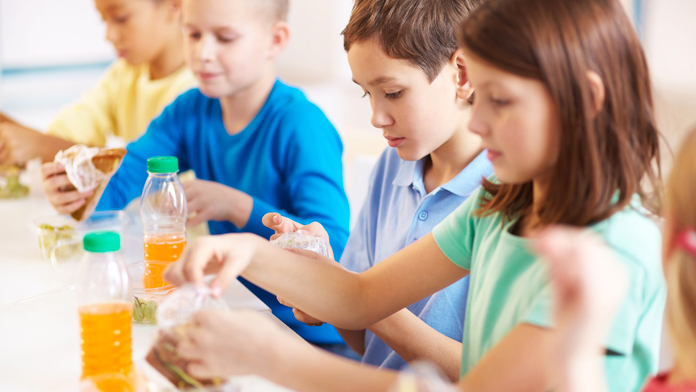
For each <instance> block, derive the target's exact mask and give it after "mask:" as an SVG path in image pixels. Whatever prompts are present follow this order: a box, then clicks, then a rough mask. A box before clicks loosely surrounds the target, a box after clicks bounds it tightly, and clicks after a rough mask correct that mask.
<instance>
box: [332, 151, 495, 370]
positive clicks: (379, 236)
mask: <svg viewBox="0 0 696 392" xmlns="http://www.w3.org/2000/svg"><path fill="white" fill-rule="evenodd" d="M429 159H430V158H429V156H428V157H425V158H422V159H420V160H418V161H416V162H413V161H404V160H402V159H401V158H399V156H398V154H397V150H395V149H392V148H388V149H387V150H385V151H384V152H383V153H382V156H381V157H380V159H379V161H378V162H377V165H376V166H375V168H374V170H373V172H372V176H371V177H370V189H369V191H368V194H367V197H366V199H365V204H363V207H362V210H361V211H360V215H359V216H358V221H357V222H356V225H355V227H354V228H353V230H351V233H350V237H349V238H348V243H347V244H346V247H345V249H344V251H343V256H342V257H341V264H342V265H343V266H344V267H346V268H348V269H349V270H351V271H355V272H363V271H365V270H367V269H369V268H370V267H372V266H374V265H375V264H377V263H379V262H380V261H382V260H384V259H386V258H387V257H389V256H391V255H393V254H395V253H396V252H398V251H399V250H401V249H402V248H404V247H406V246H407V245H409V244H411V243H412V242H414V241H416V240H418V239H420V238H421V237H423V236H424V235H426V234H428V233H430V232H431V231H432V229H433V228H434V227H435V226H436V225H437V224H439V223H440V222H441V221H442V220H443V219H444V218H445V217H447V216H448V215H449V214H450V213H452V212H453V211H454V210H456V209H457V207H459V206H460V205H461V204H462V203H463V202H464V201H465V200H466V199H467V198H468V197H469V196H470V195H471V194H473V193H475V192H476V190H477V189H478V188H479V186H480V184H481V178H482V176H488V175H490V174H491V173H492V172H493V168H492V167H491V164H490V162H489V161H488V159H487V158H486V156H485V152H482V153H480V154H479V155H478V156H477V157H476V158H474V160H473V161H471V163H469V165H467V166H466V167H465V168H464V170H462V171H461V172H459V174H457V176H456V177H454V178H453V179H451V180H450V181H448V182H447V183H445V184H443V185H441V186H440V187H438V188H436V189H435V190H433V191H432V192H430V193H427V192H426V190H425V185H424V182H423V173H424V168H425V166H426V165H427V162H428V160H429ZM468 292H469V278H468V277H466V278H464V279H461V280H459V281H457V282H456V283H454V284H453V285H451V286H449V287H447V288H446V289H444V290H442V291H440V292H438V293H435V294H434V295H432V296H431V297H429V298H425V299H422V300H420V301H418V302H416V303H415V304H413V305H411V306H409V307H408V310H409V311H411V313H413V314H415V315H416V316H418V317H419V318H420V319H421V320H423V321H425V322H426V323H427V324H428V325H429V326H431V327H432V328H434V329H436V330H437V331H438V332H440V333H441V334H443V335H445V336H447V337H449V338H451V339H453V340H456V341H461V338H462V332H463V326H464V315H465V313H466V301H467V294H468ZM362 360H363V362H364V363H368V364H370V365H374V366H381V367H385V368H389V369H401V368H403V366H404V365H406V362H405V361H404V360H403V359H402V358H401V357H400V356H399V355H398V354H397V353H396V352H394V350H392V349H391V348H390V347H389V346H388V345H387V344H386V343H385V342H384V341H382V340H381V339H380V338H379V337H377V336H376V335H375V334H374V333H373V332H372V331H369V330H368V331H366V332H365V351H364V354H363V359H362Z"/></svg>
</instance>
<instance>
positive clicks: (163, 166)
mask: <svg viewBox="0 0 696 392" xmlns="http://www.w3.org/2000/svg"><path fill="white" fill-rule="evenodd" d="M147 171H148V172H150V173H176V172H178V171H179V160H178V159H177V158H176V157H152V158H149V159H148V160H147Z"/></svg>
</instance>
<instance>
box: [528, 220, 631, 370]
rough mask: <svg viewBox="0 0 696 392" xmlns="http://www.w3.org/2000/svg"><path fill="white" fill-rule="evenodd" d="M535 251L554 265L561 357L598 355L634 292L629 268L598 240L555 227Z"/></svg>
mask: <svg viewBox="0 0 696 392" xmlns="http://www.w3.org/2000/svg"><path fill="white" fill-rule="evenodd" d="M535 248H536V250H537V252H538V253H539V254H540V256H542V257H543V258H544V259H545V260H546V261H547V262H548V263H549V267H550V273H551V281H552V284H553V287H554V289H555V293H556V297H555V298H556V303H555V319H556V328H557V330H558V332H559V334H560V336H561V341H562V342H563V347H562V349H561V355H562V356H565V357H567V356H572V355H575V353H577V354H578V355H580V354H582V355H598V354H599V353H600V350H601V349H603V348H604V344H605V340H606V337H607V335H608V333H609V330H610V328H611V325H612V323H613V321H614V316H615V314H616V312H617V310H618V309H619V306H620V304H621V301H622V299H623V298H624V296H625V293H626V290H627V288H628V276H627V273H626V270H625V268H624V267H623V266H622V265H621V264H620V262H619V261H618V260H617V259H616V255H615V254H614V253H613V252H612V251H611V249H610V248H609V247H608V246H607V245H606V244H605V243H603V242H602V241H601V240H600V239H599V238H598V237H597V236H595V235H591V234H588V233H587V232H583V231H581V230H578V229H569V228H553V229H549V230H547V231H546V232H544V233H543V234H542V235H541V236H540V237H539V238H538V239H537V241H536V244H535Z"/></svg>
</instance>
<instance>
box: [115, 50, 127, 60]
mask: <svg viewBox="0 0 696 392" xmlns="http://www.w3.org/2000/svg"><path fill="white" fill-rule="evenodd" d="M116 54H117V55H118V57H120V58H125V57H127V56H128V51H127V50H116Z"/></svg>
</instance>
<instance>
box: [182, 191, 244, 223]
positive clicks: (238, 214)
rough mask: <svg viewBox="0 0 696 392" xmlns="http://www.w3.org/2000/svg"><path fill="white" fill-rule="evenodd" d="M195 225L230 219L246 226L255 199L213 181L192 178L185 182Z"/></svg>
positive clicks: (192, 220)
mask: <svg viewBox="0 0 696 392" xmlns="http://www.w3.org/2000/svg"><path fill="white" fill-rule="evenodd" d="M183 186H184V192H185V193H186V201H187V203H188V208H189V212H195V213H196V215H195V216H194V217H193V218H191V219H189V221H188V225H189V226H191V227H193V226H197V225H199V224H201V223H204V222H207V221H210V220H212V221H230V222H232V223H234V224H235V225H236V226H237V227H244V226H246V224H247V222H248V221H249V216H251V210H252V208H253V207H254V200H253V198H252V197H251V196H249V195H247V194H246V193H244V192H241V191H238V190H236V189H234V188H231V187H228V186H226V185H222V184H219V183H217V182H213V181H204V180H191V181H186V182H184V183H183Z"/></svg>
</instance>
